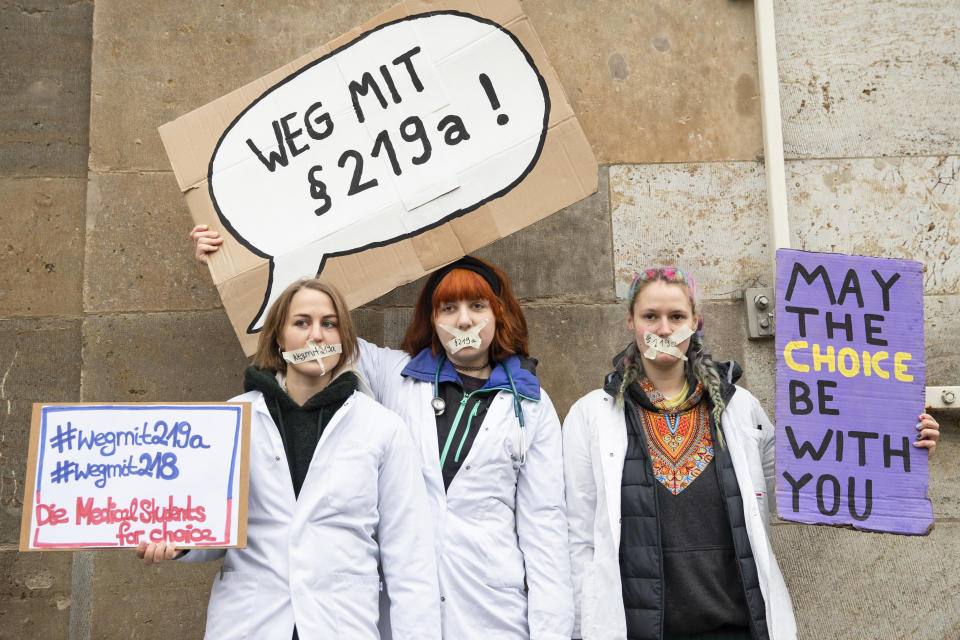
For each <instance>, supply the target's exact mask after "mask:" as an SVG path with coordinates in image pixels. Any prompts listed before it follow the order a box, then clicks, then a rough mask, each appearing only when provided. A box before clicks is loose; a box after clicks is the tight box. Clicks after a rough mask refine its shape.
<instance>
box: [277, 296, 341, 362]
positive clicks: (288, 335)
mask: <svg viewBox="0 0 960 640" xmlns="http://www.w3.org/2000/svg"><path fill="white" fill-rule="evenodd" d="M339 327H340V324H339V319H338V318H337V310H336V308H334V306H333V300H331V299H330V296H328V295H327V294H325V293H324V292H323V291H317V290H316V289H308V288H303V289H300V290H299V291H297V292H296V293H295V294H293V298H292V299H291V300H290V309H289V310H288V311H287V321H286V323H285V324H284V325H283V328H282V329H281V331H280V336H279V340H280V342H279V344H278V346H279V347H280V350H281V351H293V350H294V349H302V348H304V347H306V346H307V340H313V341H314V342H315V343H317V344H340V328H339ZM339 362H340V354H339V353H335V354H332V355H329V356H327V357H325V358H324V359H323V366H322V367H321V366H320V363H319V362H317V361H316V360H308V361H306V362H301V363H299V364H290V363H287V375H288V376H289V375H291V374H293V375H303V376H308V377H320V376H323V375H325V373H329V372H330V371H331V370H332V369H333V368H334V367H336V366H337V363H339ZM324 369H325V370H326V371H324Z"/></svg>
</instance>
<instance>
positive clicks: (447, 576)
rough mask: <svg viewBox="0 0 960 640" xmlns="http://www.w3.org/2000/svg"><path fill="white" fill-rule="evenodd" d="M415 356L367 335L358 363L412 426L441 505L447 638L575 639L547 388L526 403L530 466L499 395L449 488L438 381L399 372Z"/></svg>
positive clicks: (555, 427) (557, 441)
mask: <svg viewBox="0 0 960 640" xmlns="http://www.w3.org/2000/svg"><path fill="white" fill-rule="evenodd" d="M408 361H409V356H407V355H406V354H405V353H403V352H401V351H395V350H392V349H385V348H379V347H376V346H375V345H372V344H370V343H367V342H364V341H362V340H361V341H360V357H359V359H358V363H357V368H358V369H360V370H361V371H362V372H363V373H364V375H365V376H366V378H367V381H368V382H369V383H370V386H371V387H372V388H373V391H374V393H375V395H376V397H377V399H378V400H379V401H380V402H382V403H383V404H384V405H385V406H387V407H389V408H390V409H393V410H394V411H396V412H397V413H399V414H400V415H401V416H402V417H403V418H404V420H405V421H406V422H407V425H408V426H409V427H410V430H411V434H412V436H413V440H414V444H415V445H416V446H417V447H418V448H419V450H420V452H421V455H422V461H423V464H424V469H423V475H424V481H425V482H426V486H427V494H428V496H429V500H430V506H431V508H432V510H433V523H434V531H435V537H436V550H437V565H438V567H439V571H440V593H441V604H440V609H441V615H442V624H443V637H444V638H445V639H446V640H471V639H473V638H477V639H481V640H495V639H504V640H505V639H509V640H521V639H525V638H531V639H533V640H539V639H544V640H560V639H562V640H568V639H569V638H570V633H571V631H572V628H573V592H572V586H571V582H570V562H569V555H568V552H567V549H568V547H567V530H566V528H567V525H566V517H565V506H564V490H563V464H562V460H561V455H562V452H561V450H562V441H561V436H560V422H559V420H558V419H557V413H556V410H555V409H554V408H553V403H551V401H550V398H549V397H548V396H547V394H546V392H544V391H543V390H542V389H541V400H540V401H539V402H530V401H526V400H523V401H522V403H523V415H524V424H525V426H524V427H523V428H524V430H525V442H526V462H525V463H524V464H523V465H522V466H520V465H519V457H520V437H519V432H518V429H519V423H518V421H517V418H516V416H515V414H514V410H513V395H512V394H510V393H507V392H504V391H500V392H499V393H498V394H497V396H496V398H494V399H493V401H492V402H491V404H490V407H489V409H488V410H487V414H486V416H485V417H484V419H483V422H482V424H481V426H480V431H479V433H478V434H477V437H476V440H475V441H474V443H473V446H472V447H471V449H470V452H469V454H468V455H467V457H466V458H465V459H464V461H463V465H462V466H461V467H460V471H459V472H458V473H457V476H456V478H455V479H454V480H453V482H452V483H451V484H450V488H449V491H444V486H443V475H442V472H441V469H440V453H439V446H438V443H437V423H436V416H435V414H434V411H433V409H432V408H431V406H430V400H431V399H432V398H433V385H432V384H431V383H429V382H424V381H420V380H415V379H413V378H408V377H404V376H401V375H400V372H401V371H402V370H403V368H404V366H405V365H406V363H407V362H408ZM525 580H526V585H527V587H529V592H528V593H526V594H525V593H524V581H525ZM388 585H389V580H388Z"/></svg>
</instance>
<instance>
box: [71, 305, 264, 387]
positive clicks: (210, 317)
mask: <svg viewBox="0 0 960 640" xmlns="http://www.w3.org/2000/svg"><path fill="white" fill-rule="evenodd" d="M83 361H84V362H87V363H97V364H96V366H90V367H88V368H86V369H85V370H84V373H83V389H82V393H83V399H84V401H85V402H168V401H170V402H172V401H177V402H180V401H184V402H189V401H221V400H227V399H228V398H231V397H233V396H236V395H239V394H241V393H243V384H242V383H243V370H244V369H245V368H246V366H247V364H248V361H247V359H246V358H244V357H243V351H242V350H241V349H240V343H239V342H238V341H237V338H236V336H235V335H234V333H233V330H232V329H231V328H230V323H229V321H228V320H227V316H226V313H224V312H223V311H222V310H220V311H208V312H192V313H139V314H123V315H107V316H87V317H86V318H84V321H83Z"/></svg>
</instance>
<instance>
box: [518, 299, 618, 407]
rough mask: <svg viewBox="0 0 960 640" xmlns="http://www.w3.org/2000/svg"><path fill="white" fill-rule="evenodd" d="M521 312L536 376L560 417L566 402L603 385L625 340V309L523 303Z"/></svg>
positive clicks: (570, 403) (607, 306) (609, 305)
mask: <svg viewBox="0 0 960 640" xmlns="http://www.w3.org/2000/svg"><path fill="white" fill-rule="evenodd" d="M524 312H525V314H526V317H527V325H528V326H529V329H530V355H531V356H533V357H534V358H536V359H537V360H539V361H540V364H539V366H538V367H537V377H539V378H540V382H541V383H542V384H543V388H544V389H546V390H547V393H549V394H550V399H551V400H552V401H553V404H554V406H555V407H556V408H557V414H558V415H559V416H560V419H561V420H563V418H564V417H565V416H566V415H567V411H569V409H570V405H572V404H573V403H574V402H576V401H577V400H578V399H579V398H580V397H582V396H584V395H586V394H587V393H588V392H590V391H592V390H594V389H598V388H600V387H602V386H603V380H604V376H606V375H607V374H608V373H609V372H610V371H611V370H612V368H613V365H612V364H611V362H612V360H613V357H614V356H615V355H616V354H618V353H619V352H620V351H621V350H622V349H623V348H624V347H625V346H626V345H627V344H628V342H629V340H630V333H629V332H628V331H627V328H626V325H625V324H624V322H625V320H624V318H625V317H626V313H625V311H624V310H623V308H622V307H621V306H620V305H616V304H591V305H583V304H569V305H563V306H554V305H542V306H541V305H526V307H525V308H524Z"/></svg>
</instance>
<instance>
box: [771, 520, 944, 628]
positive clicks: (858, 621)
mask: <svg viewBox="0 0 960 640" xmlns="http://www.w3.org/2000/svg"><path fill="white" fill-rule="evenodd" d="M771 538H772V541H773V547H774V552H775V553H776V556H777V561H778V563H779V564H780V568H781V570H782V571H783V573H784V577H785V578H786V581H787V587H788V588H789V590H790V595H791V597H792V598H793V608H794V612H795V613H796V616H797V624H798V627H799V631H800V633H799V637H800V638H801V640H820V639H822V638H832V639H835V640H866V639H873V638H910V639H911V640H947V639H948V638H957V637H960V609H958V608H957V607H954V606H952V604H950V603H951V602H952V597H953V596H952V594H954V593H956V592H957V589H960V574H958V573H957V564H956V558H957V557H958V555H960V524H958V523H956V522H938V523H937V525H936V527H935V528H934V529H933V532H932V533H930V535H927V536H899V535H893V534H882V533H867V532H860V531H853V530H851V529H843V528H839V527H828V526H816V525H799V524H789V525H776V526H773V527H771Z"/></svg>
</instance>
